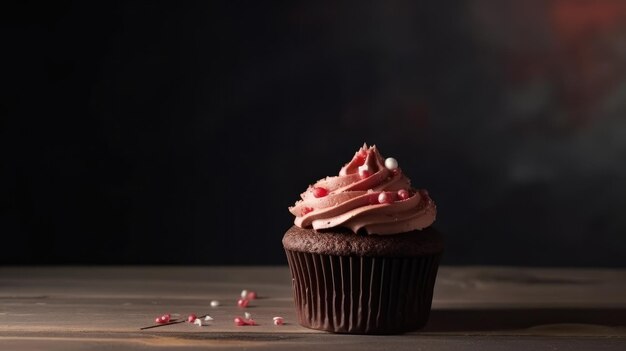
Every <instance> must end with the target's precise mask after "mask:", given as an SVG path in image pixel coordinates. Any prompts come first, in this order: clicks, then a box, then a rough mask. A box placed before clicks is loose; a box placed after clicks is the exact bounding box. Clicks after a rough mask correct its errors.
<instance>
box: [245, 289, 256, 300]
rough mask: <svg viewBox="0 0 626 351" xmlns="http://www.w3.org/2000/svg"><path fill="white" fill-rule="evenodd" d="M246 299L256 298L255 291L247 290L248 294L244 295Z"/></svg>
mask: <svg viewBox="0 0 626 351" xmlns="http://www.w3.org/2000/svg"><path fill="white" fill-rule="evenodd" d="M246 299H248V300H254V299H256V291H249V292H248V295H247V296H246Z"/></svg>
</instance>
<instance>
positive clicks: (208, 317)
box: [204, 316, 213, 321]
mask: <svg viewBox="0 0 626 351" xmlns="http://www.w3.org/2000/svg"><path fill="white" fill-rule="evenodd" d="M204 320H205V321H212V320H213V317H211V316H206V317H204Z"/></svg>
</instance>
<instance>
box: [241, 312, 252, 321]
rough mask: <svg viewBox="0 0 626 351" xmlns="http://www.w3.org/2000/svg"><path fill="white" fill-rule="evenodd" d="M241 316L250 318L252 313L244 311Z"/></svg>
mask: <svg viewBox="0 0 626 351" xmlns="http://www.w3.org/2000/svg"><path fill="white" fill-rule="evenodd" d="M243 316H244V317H246V319H250V318H252V315H251V314H250V312H246V313H244V314H243Z"/></svg>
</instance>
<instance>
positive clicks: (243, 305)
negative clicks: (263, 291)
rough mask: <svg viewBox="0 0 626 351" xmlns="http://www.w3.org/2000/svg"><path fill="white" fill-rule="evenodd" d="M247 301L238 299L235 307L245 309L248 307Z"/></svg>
mask: <svg viewBox="0 0 626 351" xmlns="http://www.w3.org/2000/svg"><path fill="white" fill-rule="evenodd" d="M248 302H249V301H248V299H239V300H237V306H239V307H241V308H246V307H248Z"/></svg>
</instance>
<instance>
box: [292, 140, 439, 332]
mask: <svg viewBox="0 0 626 351" xmlns="http://www.w3.org/2000/svg"><path fill="white" fill-rule="evenodd" d="M300 196H301V200H299V201H297V202H296V203H295V205H294V206H292V207H290V208H289V211H290V212H291V213H292V214H293V215H294V216H295V221H294V225H293V226H292V227H291V228H290V229H289V230H287V232H286V233H285V235H284V237H283V246H284V248H285V252H286V254H287V260H288V263H289V269H290V271H291V276H292V286H293V294H294V300H295V307H296V314H297V317H298V322H299V323H300V324H301V325H302V326H304V327H307V328H311V329H317V330H325V331H329V332H333V333H350V334H398V333H404V332H409V331H414V330H418V329H420V328H422V327H423V326H424V325H425V324H426V322H427V320H428V315H429V313H430V308H431V302H432V294H433V287H434V285H435V278H436V276H437V269H438V267H439V260H440V257H441V254H442V252H443V239H442V236H441V234H440V233H439V232H437V230H435V229H434V228H433V227H431V224H432V223H433V222H434V221H435V216H436V213H437V211H436V207H435V204H434V202H433V201H432V200H431V198H430V197H429V196H428V192H427V191H426V190H418V189H415V188H413V187H412V186H411V184H410V180H409V178H407V177H406V176H405V175H404V173H403V172H402V170H401V169H400V167H398V162H397V161H396V160H395V159H393V158H387V159H384V158H383V157H382V156H381V155H380V153H379V151H378V149H377V148H376V146H372V147H368V146H367V145H363V147H361V148H360V149H359V150H358V151H357V152H356V153H355V155H354V157H353V158H352V160H351V161H350V162H348V163H347V164H346V165H344V166H343V167H342V168H341V170H340V171H339V175H338V176H333V177H326V178H324V179H321V180H319V181H317V182H316V183H315V184H313V185H311V186H309V187H308V189H307V190H306V191H305V192H304V193H302V194H301V195H300Z"/></svg>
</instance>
